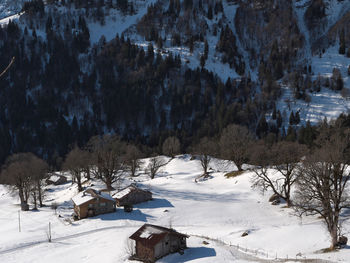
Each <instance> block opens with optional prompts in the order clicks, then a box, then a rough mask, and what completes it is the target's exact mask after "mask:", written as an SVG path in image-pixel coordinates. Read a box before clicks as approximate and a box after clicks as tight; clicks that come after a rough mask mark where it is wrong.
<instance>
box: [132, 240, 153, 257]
mask: <svg viewBox="0 0 350 263" xmlns="http://www.w3.org/2000/svg"><path fill="white" fill-rule="evenodd" d="M136 256H137V257H138V258H139V259H141V260H144V261H151V262H153V261H154V260H155V257H154V250H153V249H152V248H149V247H146V246H144V245H142V244H141V242H136Z"/></svg>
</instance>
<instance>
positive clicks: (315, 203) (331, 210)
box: [294, 131, 350, 250]
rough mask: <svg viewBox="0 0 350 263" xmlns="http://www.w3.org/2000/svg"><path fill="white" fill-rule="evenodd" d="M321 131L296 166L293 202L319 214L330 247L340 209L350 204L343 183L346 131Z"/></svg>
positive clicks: (337, 229) (335, 237)
mask: <svg viewBox="0 0 350 263" xmlns="http://www.w3.org/2000/svg"><path fill="white" fill-rule="evenodd" d="M327 133H328V134H327V135H326V136H323V135H321V136H320V137H321V138H322V137H323V139H322V141H321V143H320V145H322V148H319V149H317V150H316V151H315V152H314V153H313V154H312V155H311V156H308V157H307V158H306V159H305V161H303V165H302V166H301V167H300V171H299V179H298V182H297V186H298V189H297V191H296V198H295V202H294V206H295V209H296V211H298V212H299V214H300V216H302V215H319V216H320V217H321V218H322V219H323V221H324V222H325V224H326V227H327V230H328V232H329V234H330V236H331V246H330V249H331V250H333V249H335V248H336V247H337V244H338V238H339V236H340V234H341V225H342V224H341V223H342V220H341V217H340V213H341V211H342V210H343V209H344V208H347V207H349V206H350V200H349V196H348V193H347V185H348V181H349V179H350V177H349V172H348V171H347V169H348V165H347V163H348V162H349V139H350V136H349V131H347V132H346V133H340V132H333V133H329V132H327Z"/></svg>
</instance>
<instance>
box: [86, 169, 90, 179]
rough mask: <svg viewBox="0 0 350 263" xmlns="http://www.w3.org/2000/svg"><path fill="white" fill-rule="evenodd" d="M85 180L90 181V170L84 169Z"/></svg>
mask: <svg viewBox="0 0 350 263" xmlns="http://www.w3.org/2000/svg"><path fill="white" fill-rule="evenodd" d="M86 179H87V180H90V179H91V177H90V168H87V169H86Z"/></svg>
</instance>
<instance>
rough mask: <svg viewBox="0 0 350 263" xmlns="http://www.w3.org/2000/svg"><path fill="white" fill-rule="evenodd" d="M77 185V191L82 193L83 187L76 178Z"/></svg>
mask: <svg viewBox="0 0 350 263" xmlns="http://www.w3.org/2000/svg"><path fill="white" fill-rule="evenodd" d="M77 185H78V191H79V192H81V191H83V186H82V185H81V179H80V178H77Z"/></svg>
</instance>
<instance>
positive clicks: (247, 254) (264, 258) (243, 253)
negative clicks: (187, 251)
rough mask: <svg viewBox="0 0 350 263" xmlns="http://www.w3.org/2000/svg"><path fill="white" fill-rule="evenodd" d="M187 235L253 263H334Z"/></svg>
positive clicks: (333, 262)
mask: <svg viewBox="0 0 350 263" xmlns="http://www.w3.org/2000/svg"><path fill="white" fill-rule="evenodd" d="M187 235H189V236H194V237H199V238H204V239H207V240H211V241H214V242H216V243H219V244H221V245H223V246H227V247H230V248H231V254H232V255H233V256H235V257H238V258H239V259H245V260H253V261H256V262H262V263H273V262H275V263H276V262H305V263H335V261H332V260H327V259H321V258H317V257H307V256H305V255H302V254H297V255H295V256H291V257H289V256H288V255H286V256H285V257H281V255H278V252H275V253H271V252H270V253H269V252H268V251H265V250H263V249H251V248H248V247H244V246H242V245H239V244H232V243H231V242H230V243H229V242H225V241H223V240H221V239H219V238H211V237H208V236H203V235H196V234H191V233H188V234H187Z"/></svg>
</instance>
